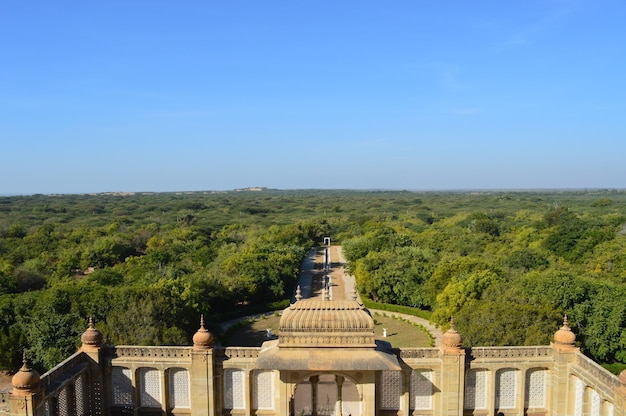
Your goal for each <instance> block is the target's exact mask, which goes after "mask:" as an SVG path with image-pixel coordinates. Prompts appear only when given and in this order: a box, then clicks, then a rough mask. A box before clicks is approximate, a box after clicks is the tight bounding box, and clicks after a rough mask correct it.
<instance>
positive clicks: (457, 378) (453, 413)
mask: <svg viewBox="0 0 626 416" xmlns="http://www.w3.org/2000/svg"><path fill="white" fill-rule="evenodd" d="M441 365H442V368H441V413H440V414H441V415H442V416H463V394H464V389H465V351H463V350H461V351H459V352H458V353H456V354H452V353H444V354H443V357H442V364H441Z"/></svg>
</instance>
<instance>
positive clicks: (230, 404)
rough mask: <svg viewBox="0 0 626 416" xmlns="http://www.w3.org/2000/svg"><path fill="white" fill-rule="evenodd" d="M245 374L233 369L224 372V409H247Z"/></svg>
mask: <svg viewBox="0 0 626 416" xmlns="http://www.w3.org/2000/svg"><path fill="white" fill-rule="evenodd" d="M244 392H245V389H244V372H243V371H242V370H237V369H233V368H226V369H225V370H224V408H225V409H245V400H244V399H245V398H244V395H245V394H244Z"/></svg>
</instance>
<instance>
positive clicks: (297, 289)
mask: <svg viewBox="0 0 626 416" xmlns="http://www.w3.org/2000/svg"><path fill="white" fill-rule="evenodd" d="M299 300H302V292H301V291H300V285H298V287H297V288H296V302H297V301H299Z"/></svg>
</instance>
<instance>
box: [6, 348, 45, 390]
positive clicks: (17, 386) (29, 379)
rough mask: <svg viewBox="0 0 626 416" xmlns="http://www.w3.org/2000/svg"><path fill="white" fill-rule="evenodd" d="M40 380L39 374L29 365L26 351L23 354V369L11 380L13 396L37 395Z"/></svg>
mask: <svg viewBox="0 0 626 416" xmlns="http://www.w3.org/2000/svg"><path fill="white" fill-rule="evenodd" d="M40 380H41V378H40V376H39V373H38V372H37V371H36V370H34V369H32V368H30V366H29V365H28V359H27V358H26V350H24V352H23V353H22V368H20V369H19V371H18V372H17V373H15V375H14V376H13V379H12V380H11V384H12V385H13V394H14V395H17V396H27V395H29V394H32V393H35V392H36V391H37V390H38V389H39V381H40Z"/></svg>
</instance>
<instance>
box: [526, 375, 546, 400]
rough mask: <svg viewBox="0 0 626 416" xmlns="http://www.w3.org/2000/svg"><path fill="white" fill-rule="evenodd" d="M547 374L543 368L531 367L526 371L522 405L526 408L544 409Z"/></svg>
mask: <svg viewBox="0 0 626 416" xmlns="http://www.w3.org/2000/svg"><path fill="white" fill-rule="evenodd" d="M547 374H548V372H547V371H546V370H545V369H543V368H532V369H530V370H528V371H527V372H526V392H525V394H524V407H526V408H527V409H529V408H532V409H544V408H545V407H546V377H547Z"/></svg>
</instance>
